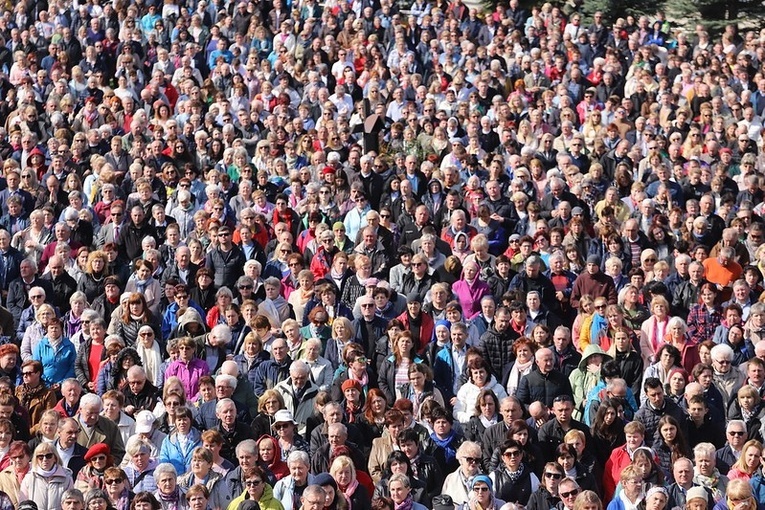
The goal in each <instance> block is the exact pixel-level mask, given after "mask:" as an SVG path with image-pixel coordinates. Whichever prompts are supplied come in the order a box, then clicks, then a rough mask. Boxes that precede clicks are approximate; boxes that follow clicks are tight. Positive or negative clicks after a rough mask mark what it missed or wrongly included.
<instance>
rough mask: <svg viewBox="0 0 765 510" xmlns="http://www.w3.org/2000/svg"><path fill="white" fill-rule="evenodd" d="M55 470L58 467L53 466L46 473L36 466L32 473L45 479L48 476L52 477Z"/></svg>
mask: <svg viewBox="0 0 765 510" xmlns="http://www.w3.org/2000/svg"><path fill="white" fill-rule="evenodd" d="M57 469H58V466H53V468H52V469H49V470H47V471H46V470H44V469H43V468H41V467H40V466H37V467H36V468H34V472H35V473H37V474H38V475H40V476H44V477H45V478H48V477H49V476H53V474H54V473H55V472H56V470H57Z"/></svg>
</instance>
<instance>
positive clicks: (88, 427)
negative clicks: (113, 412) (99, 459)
mask: <svg viewBox="0 0 765 510" xmlns="http://www.w3.org/2000/svg"><path fill="white" fill-rule="evenodd" d="M101 408H102V402H101V397H99V396H98V395H96V394H94V393H87V394H85V395H83V396H82V398H81V399H80V411H79V413H78V415H79V418H78V420H79V422H80V433H79V434H78V435H77V442H78V443H80V444H81V445H82V446H84V447H86V448H90V447H91V446H93V445H94V444H96V443H106V444H107V445H108V446H109V449H110V450H111V453H112V457H113V458H114V464H115V465H119V464H120V462H122V457H124V456H125V445H124V444H123V442H122V434H120V431H119V429H118V428H117V425H115V423H114V422H113V421H111V420H110V419H109V418H106V417H104V416H101Z"/></svg>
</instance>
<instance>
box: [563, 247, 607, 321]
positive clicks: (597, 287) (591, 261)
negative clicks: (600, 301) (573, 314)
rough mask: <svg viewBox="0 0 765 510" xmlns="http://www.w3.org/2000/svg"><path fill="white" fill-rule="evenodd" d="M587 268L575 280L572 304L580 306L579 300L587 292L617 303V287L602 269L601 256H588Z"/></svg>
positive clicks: (594, 296) (595, 296) (576, 306)
mask: <svg viewBox="0 0 765 510" xmlns="http://www.w3.org/2000/svg"><path fill="white" fill-rule="evenodd" d="M586 269H587V270H586V271H584V272H582V273H581V274H580V275H579V276H578V277H577V278H576V280H575V281H574V287H573V289H571V306H573V307H574V308H577V309H578V308H579V300H580V299H581V297H582V296H584V295H585V294H587V295H589V296H591V297H592V298H599V297H602V298H606V299H607V300H608V304H611V305H615V304H616V287H615V286H614V280H613V278H611V277H610V276H608V275H607V274H605V273H602V272H601V271H600V257H599V256H598V255H590V256H589V257H587V268H586Z"/></svg>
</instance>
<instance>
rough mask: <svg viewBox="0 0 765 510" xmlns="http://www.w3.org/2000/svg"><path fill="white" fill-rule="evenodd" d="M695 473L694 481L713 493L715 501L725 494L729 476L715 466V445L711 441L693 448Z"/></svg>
mask: <svg viewBox="0 0 765 510" xmlns="http://www.w3.org/2000/svg"><path fill="white" fill-rule="evenodd" d="M693 461H694V465H695V470H694V472H695V475H694V477H693V482H694V483H696V484H698V485H700V486H701V487H704V488H705V489H706V490H708V491H709V492H711V493H712V498H713V499H714V500H715V502H719V501H720V500H722V499H723V497H724V496H725V490H726V487H727V486H728V477H727V476H725V475H722V474H720V471H719V470H718V469H717V468H716V467H715V447H714V445H713V444H711V443H699V444H697V445H696V447H695V448H694V449H693Z"/></svg>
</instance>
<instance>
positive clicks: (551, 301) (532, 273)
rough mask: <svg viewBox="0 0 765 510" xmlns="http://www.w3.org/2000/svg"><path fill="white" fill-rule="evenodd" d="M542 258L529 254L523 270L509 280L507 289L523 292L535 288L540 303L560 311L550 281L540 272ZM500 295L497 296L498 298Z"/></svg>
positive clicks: (555, 293)
mask: <svg viewBox="0 0 765 510" xmlns="http://www.w3.org/2000/svg"><path fill="white" fill-rule="evenodd" d="M541 270H542V259H541V258H539V257H538V256H537V255H531V256H530V257H529V258H528V259H526V262H525V263H524V270H523V271H521V272H520V273H518V274H517V275H515V276H514V277H513V279H512V280H510V286H509V289H508V290H518V291H520V292H522V293H524V294H526V293H528V292H531V291H532V290H535V291H537V292H539V297H540V299H541V301H542V304H543V305H545V307H547V309H548V310H550V311H552V312H558V311H560V302H559V301H558V298H557V292H556V290H555V286H554V285H553V283H552V281H550V279H549V278H548V277H547V276H545V275H544V274H543V273H542V272H541ZM499 297H501V296H497V298H499Z"/></svg>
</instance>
